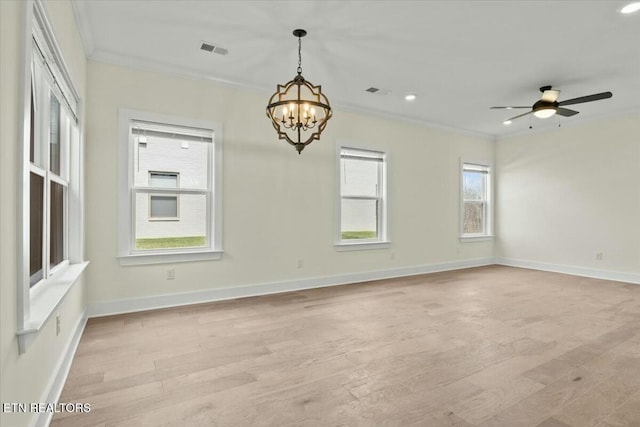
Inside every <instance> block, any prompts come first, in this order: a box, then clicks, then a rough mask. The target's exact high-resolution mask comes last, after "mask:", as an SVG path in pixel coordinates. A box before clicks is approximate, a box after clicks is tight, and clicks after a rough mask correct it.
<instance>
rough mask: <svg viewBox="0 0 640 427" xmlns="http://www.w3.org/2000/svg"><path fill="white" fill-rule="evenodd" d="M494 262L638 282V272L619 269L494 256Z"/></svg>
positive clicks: (639, 277) (639, 280) (596, 277)
mask: <svg viewBox="0 0 640 427" xmlns="http://www.w3.org/2000/svg"><path fill="white" fill-rule="evenodd" d="M495 263H496V264H498V265H506V266H510V267H522V268H529V269H532V270H542V271H551V272H554V273H564V274H571V275H574V276H583V277H591V278H594V279H604V280H614V281H616V282H626V283H633V284H636V285H639V284H640V274H638V273H628V272H621V271H610V270H597V269H594V268H585V267H576V266H571V265H562V264H550V263H546V262H538V261H527V260H523V259H513V258H496V259H495Z"/></svg>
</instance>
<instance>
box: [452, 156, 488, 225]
mask: <svg viewBox="0 0 640 427" xmlns="http://www.w3.org/2000/svg"><path fill="white" fill-rule="evenodd" d="M461 183H462V185H461V190H460V192H461V198H462V202H461V214H460V217H461V224H460V231H461V232H460V234H461V237H462V238H474V237H490V236H491V232H492V230H491V226H492V224H491V211H492V209H491V167H490V166H489V165H486V164H477V163H465V162H463V163H462V176H461Z"/></svg>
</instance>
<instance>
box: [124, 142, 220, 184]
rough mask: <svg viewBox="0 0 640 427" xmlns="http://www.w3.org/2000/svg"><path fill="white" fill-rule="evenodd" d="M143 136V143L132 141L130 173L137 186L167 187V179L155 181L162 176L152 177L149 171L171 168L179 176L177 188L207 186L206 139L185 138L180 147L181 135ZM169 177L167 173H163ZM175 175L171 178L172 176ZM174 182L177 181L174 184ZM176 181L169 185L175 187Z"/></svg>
mask: <svg viewBox="0 0 640 427" xmlns="http://www.w3.org/2000/svg"><path fill="white" fill-rule="evenodd" d="M133 138H134V141H135V140H136V138H137V139H140V138H142V135H140V136H138V135H134V136H133ZM144 138H146V141H147V143H146V147H145V146H141V145H140V143H139V142H138V143H136V144H134V150H135V153H134V156H135V158H134V167H135V170H134V173H135V185H136V186H137V187H149V186H151V187H169V185H168V184H169V183H168V182H166V181H165V182H164V184H162V185H156V184H155V183H158V182H159V181H157V180H156V178H157V179H163V178H162V177H154V178H152V176H151V175H150V172H163V171H166V172H171V173H173V174H174V175H176V176H179V177H180V179H179V181H180V182H179V184H180V188H189V189H207V188H208V162H209V161H208V159H209V151H208V150H209V149H210V147H211V143H210V142H200V141H192V140H188V144H186V145H185V146H184V147H183V142H185V140H184V139H180V137H179V136H176V137H175V138H170V137H164V136H157V135H149V134H147V135H146V136H144ZM165 179H167V180H169V179H170V178H169V176H167V177H165ZM174 179H175V178H174ZM176 185H177V184H176ZM176 185H173V186H171V188H175V187H176Z"/></svg>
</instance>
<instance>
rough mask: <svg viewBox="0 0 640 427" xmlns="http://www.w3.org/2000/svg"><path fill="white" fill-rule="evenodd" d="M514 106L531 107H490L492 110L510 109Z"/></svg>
mask: <svg viewBox="0 0 640 427" xmlns="http://www.w3.org/2000/svg"><path fill="white" fill-rule="evenodd" d="M514 108H531V106H529V107H491V109H492V110H512V109H514Z"/></svg>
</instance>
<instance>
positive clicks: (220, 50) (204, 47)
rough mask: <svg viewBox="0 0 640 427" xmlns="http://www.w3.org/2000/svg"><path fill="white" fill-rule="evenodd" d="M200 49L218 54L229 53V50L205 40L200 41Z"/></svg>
mask: <svg viewBox="0 0 640 427" xmlns="http://www.w3.org/2000/svg"><path fill="white" fill-rule="evenodd" d="M200 49H201V50H204V51H206V52H213V53H217V54H218V55H226V54H227V53H229V50H228V49H225V48H224V47H220V46H216V45H213V44H209V43H206V42H202V45H201V46H200Z"/></svg>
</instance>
